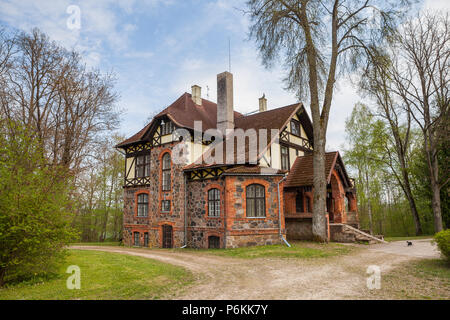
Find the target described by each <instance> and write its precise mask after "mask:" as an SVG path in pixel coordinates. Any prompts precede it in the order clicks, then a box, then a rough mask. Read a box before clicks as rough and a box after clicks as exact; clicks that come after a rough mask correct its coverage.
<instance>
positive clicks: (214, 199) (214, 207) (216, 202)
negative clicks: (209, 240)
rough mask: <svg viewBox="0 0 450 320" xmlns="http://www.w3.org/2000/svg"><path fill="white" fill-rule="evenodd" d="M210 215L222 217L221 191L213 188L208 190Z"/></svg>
mask: <svg viewBox="0 0 450 320" xmlns="http://www.w3.org/2000/svg"><path fill="white" fill-rule="evenodd" d="M208 216H210V217H220V191H219V189H211V190H209V191H208Z"/></svg>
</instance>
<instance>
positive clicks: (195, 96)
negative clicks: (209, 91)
mask: <svg viewBox="0 0 450 320" xmlns="http://www.w3.org/2000/svg"><path fill="white" fill-rule="evenodd" d="M191 90H192V94H191V95H192V100H193V101H194V103H195V104H196V105H199V106H201V105H202V88H201V87H200V86H198V85H196V84H194V85H193V86H192V87H191Z"/></svg>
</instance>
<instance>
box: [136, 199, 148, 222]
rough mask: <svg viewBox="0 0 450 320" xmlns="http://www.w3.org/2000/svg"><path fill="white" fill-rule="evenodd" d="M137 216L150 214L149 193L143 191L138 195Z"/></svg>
mask: <svg viewBox="0 0 450 320" xmlns="http://www.w3.org/2000/svg"><path fill="white" fill-rule="evenodd" d="M137 200H138V201H137V206H138V207H137V216H138V217H147V216H148V194H146V193H141V194H138V197H137Z"/></svg>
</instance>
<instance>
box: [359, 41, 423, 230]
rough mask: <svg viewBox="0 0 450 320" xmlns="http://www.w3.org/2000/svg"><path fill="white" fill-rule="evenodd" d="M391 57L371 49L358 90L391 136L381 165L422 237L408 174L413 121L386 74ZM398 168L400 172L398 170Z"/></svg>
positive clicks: (389, 76) (389, 75)
mask: <svg viewBox="0 0 450 320" xmlns="http://www.w3.org/2000/svg"><path fill="white" fill-rule="evenodd" d="M393 55H395V53H394V52H390V53H389V55H388V56H386V55H383V54H380V53H379V52H378V50H377V49H376V48H373V49H372V53H371V64H370V65H369V66H368V67H367V68H366V69H365V70H364V72H363V73H362V75H361V81H360V84H359V86H360V88H361V90H362V92H363V93H365V94H366V95H368V96H369V97H370V98H372V99H373V100H374V102H375V105H376V107H377V109H378V112H377V115H378V117H380V118H381V119H382V120H383V121H384V122H385V123H386V124H387V128H389V132H390V134H389V135H388V136H387V141H386V144H385V146H384V152H383V154H384V156H382V157H380V161H385V162H386V163H387V164H388V165H389V167H390V168H391V172H392V173H393V174H394V177H395V178H396V179H397V182H398V184H399V185H400V186H401V188H402V190H403V192H404V193H405V196H406V198H407V199H408V203H409V206H410V210H411V214H412V216H413V218H414V224H415V228H416V235H421V234H422V226H421V223H420V218H419V213H418V211H417V206H416V202H415V199H414V197H413V193H412V189H411V183H410V173H409V171H408V168H409V163H408V162H409V161H408V159H409V154H410V151H411V150H410V149H411V148H410V142H411V121H412V120H411V115H410V114H409V113H406V115H405V114H404V113H405V112H404V110H405V108H404V105H403V104H402V101H401V100H399V99H398V97H397V96H396V95H395V93H394V91H395V89H394V88H393V87H394V84H393V82H392V80H391V79H392V75H391V74H390V71H389V70H390V66H391V65H392V62H391V57H392V56H393ZM391 146H392V148H391ZM391 149H393V150H391ZM397 167H398V168H399V170H397Z"/></svg>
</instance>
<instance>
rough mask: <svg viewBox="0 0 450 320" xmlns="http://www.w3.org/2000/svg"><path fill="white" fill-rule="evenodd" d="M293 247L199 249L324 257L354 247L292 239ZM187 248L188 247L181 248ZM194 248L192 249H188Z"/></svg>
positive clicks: (231, 254) (227, 253)
mask: <svg viewBox="0 0 450 320" xmlns="http://www.w3.org/2000/svg"><path fill="white" fill-rule="evenodd" d="M290 244H291V247H290V248H289V247H288V246H286V245H284V244H283V245H281V244H280V245H267V246H253V247H243V248H232V249H209V250H197V251H199V252H206V253H208V254H214V255H218V256H227V257H233V258H244V259H254V258H300V259H304V258H324V257H332V256H338V255H343V254H348V253H350V252H351V251H353V250H356V249H355V248H354V247H351V246H346V245H342V244H338V243H324V244H320V243H315V242H307V241H292V242H290ZM180 250H186V249H180ZM188 250H192V249H188Z"/></svg>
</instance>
